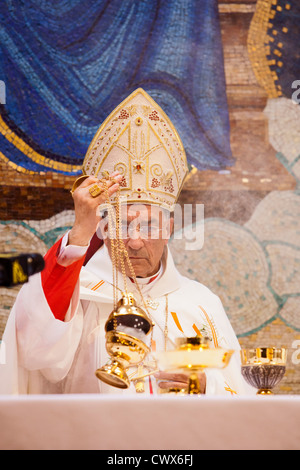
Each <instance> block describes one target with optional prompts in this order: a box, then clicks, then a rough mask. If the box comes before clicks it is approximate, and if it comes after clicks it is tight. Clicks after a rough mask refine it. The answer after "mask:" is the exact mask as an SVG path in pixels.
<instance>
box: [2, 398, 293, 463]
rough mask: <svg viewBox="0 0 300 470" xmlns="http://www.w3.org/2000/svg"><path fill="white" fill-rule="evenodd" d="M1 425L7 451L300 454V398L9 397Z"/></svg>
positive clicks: (5, 399) (3, 403)
mask: <svg viewBox="0 0 300 470" xmlns="http://www.w3.org/2000/svg"><path fill="white" fill-rule="evenodd" d="M0 423H1V426H0V449H1V450H22V449H25V450H28V449H33V450H54V449H55V450H56V449H58V450H112V451H114V450H120V451H121V450H136V451H138V450H140V451H141V450H157V451H159V450H164V451H166V450H182V451H184V450H185V451H186V450H257V449H258V450H259V449H260V450H299V449H300V425H299V423H300V396H298V395H290V396H287V395H281V396H279V395H277V396H275V395H274V396H270V397H257V396H253V397H245V396H244V397H236V396H232V397H226V398H223V397H217V396H214V397H208V396H207V397H206V396H197V395H190V396H167V395H163V396H156V397H146V396H142V395H137V396H133V397H132V396H124V397H120V396H115V395H114V396H109V395H94V394H89V395H86V394H83V395H79V394H78V395H29V396H28V395H20V396H5V395H3V396H1V397H0ZM112 456H113V453H112Z"/></svg>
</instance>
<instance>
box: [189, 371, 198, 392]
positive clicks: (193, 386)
mask: <svg viewBox="0 0 300 470" xmlns="http://www.w3.org/2000/svg"><path fill="white" fill-rule="evenodd" d="M200 393H201V391H200V382H199V378H198V375H197V374H196V373H195V372H192V373H191V375H190V377H189V384H188V394H189V395H199V394H200Z"/></svg>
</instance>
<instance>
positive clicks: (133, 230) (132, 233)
mask: <svg viewBox="0 0 300 470" xmlns="http://www.w3.org/2000/svg"><path fill="white" fill-rule="evenodd" d="M161 231H162V229H161V228H159V227H158V226H156V225H137V226H132V225H122V226H121V233H122V238H129V237H130V238H134V237H141V238H143V239H148V238H158V237H159V235H160V233H161Z"/></svg>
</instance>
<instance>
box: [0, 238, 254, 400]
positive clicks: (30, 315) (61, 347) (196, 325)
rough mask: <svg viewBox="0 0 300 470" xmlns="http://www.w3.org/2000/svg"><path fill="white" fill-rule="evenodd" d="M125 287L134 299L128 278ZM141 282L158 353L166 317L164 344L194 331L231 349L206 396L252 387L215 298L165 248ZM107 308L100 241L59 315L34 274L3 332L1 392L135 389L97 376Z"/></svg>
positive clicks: (108, 289)
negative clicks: (157, 266)
mask: <svg viewBox="0 0 300 470" xmlns="http://www.w3.org/2000/svg"><path fill="white" fill-rule="evenodd" d="M128 286H129V288H130V291H131V292H133V294H134V295H135V297H136V299H137V301H138V302H139V301H140V298H139V295H138V292H137V291H136V289H135V286H134V284H133V283H131V281H130V280H129V279H128ZM140 286H141V290H142V293H143V296H144V298H145V300H146V301H148V304H149V313H150V314H151V316H152V319H153V321H154V323H155V326H154V329H153V340H154V341H153V343H154V344H155V346H156V351H163V350H164V347H165V336H164V331H165V330H166V321H167V329H168V340H167V348H168V349H172V348H174V344H175V339H176V338H178V337H180V336H195V335H196V331H197V330H200V332H201V334H203V335H208V336H209V337H210V338H211V344H210V346H211V347H215V346H219V347H224V348H229V349H234V350H235V351H236V352H235V354H234V356H233V357H232V359H231V361H230V364H229V366H228V367H227V368H225V369H222V370H213V369H210V370H206V374H207V386H206V394H208V395H210V394H225V395H226V394H227V395H230V394H233V393H234V392H236V394H237V395H240V394H245V393H251V391H250V390H251V389H250V387H249V386H248V385H247V384H246V382H245V381H244V379H243V378H242V376H241V369H240V359H239V350H240V345H239V342H238V340H237V338H236V335H235V333H234V331H233V329H232V327H231V325H230V322H229V320H228V318H227V315H226V313H225V311H224V309H223V307H222V304H221V301H220V299H219V298H218V297H217V296H216V295H215V294H213V293H212V292H211V291H210V290H209V289H208V288H207V287H205V286H204V285H202V284H200V283H198V282H196V281H192V280H190V279H188V278H186V277H184V276H182V275H181V274H180V273H179V272H178V270H177V269H176V268H175V266H174V262H173V259H172V255H171V253H170V251H169V250H168V249H167V248H166V249H165V253H164V257H163V260H162V272H161V274H160V276H158V278H157V279H156V280H155V281H153V282H151V283H150V284H146V285H145V284H144V283H143V281H142V282H141V284H140ZM119 287H120V288H121V289H122V279H121V276H120V279H119ZM112 307H113V287H112V265H111V261H110V257H109V254H108V251H107V249H106V247H105V246H103V247H102V248H101V249H100V250H98V251H97V252H96V253H95V254H94V256H93V257H92V258H91V259H90V261H89V262H88V263H87V265H86V266H85V267H83V268H82V270H81V274H80V281H78V282H77V285H76V287H75V290H74V293H73V296H72V299H71V303H70V306H69V309H68V312H67V315H66V318H65V321H61V320H58V319H55V317H54V315H53V314H52V312H51V310H50V308H49V305H48V303H47V300H46V298H45V295H44V292H43V288H42V286H41V275H40V274H35V275H34V276H32V277H31V278H30V279H29V282H28V283H27V284H25V285H24V286H23V287H22V289H21V290H20V292H19V295H18V297H17V299H16V302H15V305H14V307H13V309H12V311H11V313H10V316H9V319H8V321H7V325H6V329H5V332H4V335H3V341H2V346H1V347H2V353H1V355H0V357H1V362H2V364H0V393H2V394H18V393H19V394H34V393H35V394H39V393H119V394H121V393H136V392H135V388H134V386H133V384H131V386H130V388H128V389H126V390H121V389H118V388H115V387H112V386H110V385H107V384H104V383H103V382H101V381H100V380H99V379H98V378H97V377H96V376H95V370H96V369H97V368H99V367H100V366H103V365H104V364H105V363H106V362H107V359H108V354H107V352H106V347H105V330H104V325H105V322H106V320H107V318H108V315H109V314H110V313H111V311H112ZM149 380H150V381H151V383H150V382H149ZM149 390H152V391H153V393H154V394H155V393H157V385H156V381H155V378H154V377H153V376H152V377H151V378H150V379H149V378H147V379H146V380H145V393H149Z"/></svg>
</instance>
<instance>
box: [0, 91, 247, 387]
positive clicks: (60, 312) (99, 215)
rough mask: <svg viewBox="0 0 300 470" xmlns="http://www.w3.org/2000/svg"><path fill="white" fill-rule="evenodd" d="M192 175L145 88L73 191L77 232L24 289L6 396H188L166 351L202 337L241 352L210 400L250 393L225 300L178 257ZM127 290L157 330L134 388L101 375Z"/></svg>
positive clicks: (126, 105)
mask: <svg viewBox="0 0 300 470" xmlns="http://www.w3.org/2000/svg"><path fill="white" fill-rule="evenodd" d="M186 174H187V162H186V156H185V152H184V149H183V146H182V143H181V140H180V138H179V136H178V134H177V132H176V129H175V128H174V126H173V125H172V123H171V121H170V119H169V118H168V116H167V115H166V114H165V113H164V112H163V110H162V109H161V108H160V107H159V106H158V105H157V104H156V102H155V101H154V100H153V99H152V98H151V97H150V96H149V95H148V94H147V93H146V92H145V91H144V90H142V89H137V90H136V91H134V92H133V93H132V94H131V95H130V96H128V98H127V99H125V100H124V101H123V102H122V103H121V104H120V105H119V106H118V107H117V108H116V109H115V110H114V111H113V112H112V113H111V114H110V115H109V116H108V117H107V119H106V120H105V121H104V123H103V124H102V125H101V127H100V128H99V130H98V132H97V134H96V135H95V137H94V139H93V141H92V142H91V145H90V147H89V149H88V152H87V155H86V157H85V160H84V163H83V176H82V177H80V178H79V179H78V180H77V181H76V182H75V184H74V186H73V190H72V194H73V199H74V206H75V222H74V226H73V227H72V229H71V230H70V231H69V232H68V233H66V234H65V235H64V237H63V238H62V239H60V240H59V241H58V242H57V243H56V244H55V245H54V246H53V247H52V248H51V249H50V250H49V252H48V253H47V254H46V256H45V261H46V267H45V269H44V271H42V273H39V274H36V275H34V276H32V277H31V278H30V281H29V282H28V283H27V284H26V285H24V286H23V287H22V289H21V290H20V292H19V295H18V297H17V299H16V302H15V305H14V307H13V309H12V311H11V313H10V316H9V319H8V322H7V325H6V329H5V332H4V336H3V342H2V344H3V347H5V356H6V361H5V364H2V365H1V366H0V391H1V393H8V394H10V393H11V394H39V393H119V394H121V393H136V391H144V393H148V394H156V393H158V392H162V391H163V390H168V391H169V390H170V389H173V390H174V389H176V390H184V389H186V387H187V378H186V376H185V375H184V374H172V373H167V372H163V371H159V370H157V364H156V362H155V357H156V356H155V354H156V353H157V352H159V351H165V350H171V349H174V345H175V341H176V339H177V338H179V337H191V336H195V334H196V333H197V334H198V335H200V336H201V335H202V336H205V337H207V338H209V343H210V347H211V348H216V347H224V348H230V349H234V350H235V351H236V352H235V354H234V356H233V357H232V359H231V361H230V363H229V365H228V367H227V368H225V369H222V370H213V369H209V370H206V372H205V373H203V372H202V373H200V374H199V387H200V391H201V393H206V394H207V395H211V394H223V395H229V396H230V395H235V394H245V393H249V387H248V386H247V384H246V383H245V381H244V379H243V378H242V376H241V372H240V362H239V349H240V346H239V343H238V340H237V338H236V335H235V333H234V331H233V329H232V327H231V325H230V322H229V320H228V318H227V316H226V314H225V311H224V309H223V307H222V304H221V301H220V299H219V298H218V297H217V296H216V295H215V294H213V293H212V292H211V291H210V290H209V289H208V288H207V287H205V286H204V285H202V284H200V283H198V282H195V281H192V280H190V279H187V278H186V277H184V276H182V275H181V274H180V273H179V272H178V271H177V269H176V267H175V265H174V261H173V259H172V255H171V253H170V251H169V249H168V239H169V237H170V234H171V232H172V227H173V217H172V211H173V210H174V206H175V204H176V201H177V199H178V196H179V194H180V190H181V188H182V185H183V182H184V179H185V176H186ZM117 199H118V204H117ZM120 201H121V202H120ZM108 203H109V204H108ZM119 203H120V204H119ZM105 204H106V205H105ZM117 206H118V207H119V209H118V210H119V214H118V220H119V221H120V226H119V230H120V233H121V236H120V238H121V239H122V241H123V246H124V247H125V248H126V253H127V255H126V260H127V263H124V262H123V263H122V260H121V259H119V254H120V253H119V252H116V250H115V244H114V240H115V239H114V237H115V236H116V235H114V234H113V236H109V235H110V229H111V228H112V226H110V227H109V225H110V224H109V217H108V215H109V213H111V208H112V207H116V210H117ZM99 208H100V209H101V211H100V210H99ZM116 266H117V270H116V272H115V270H114V267H116ZM126 286H128V289H129V290H130V292H132V293H133V296H134V298H135V299H136V301H137V303H138V304H140V305H142V304H143V305H145V306H146V308H147V311H148V312H149V315H150V317H151V321H153V324H154V326H153V328H152V333H151V341H150V346H149V349H150V348H151V350H150V352H149V354H147V356H146V357H145V359H144V361H143V363H142V364H140V365H138V367H135V368H133V369H134V370H132V371H131V372H130V373H129V377H130V378H131V380H130V384H128V386H124V387H123V388H119V387H114V386H112V385H109V384H107V383H105V382H104V381H103V380H99V379H98V378H97V376H96V375H95V371H96V370H97V369H98V368H99V367H100V366H102V365H103V364H106V363H107V361H108V360H109V356H108V352H107V350H106V339H105V324H106V322H107V319H108V317H109V315H110V313H111V312H112V310H113V305H114V296H115V295H117V296H118V297H120V296H121V294H122V292H124V290H126V289H125V288H126ZM139 377H140V378H141V377H142V378H143V379H140V382H139V380H138V379H139ZM141 382H142V387H141V386H140V385H141ZM137 384H138V385H139V387H137Z"/></svg>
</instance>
